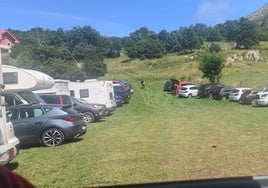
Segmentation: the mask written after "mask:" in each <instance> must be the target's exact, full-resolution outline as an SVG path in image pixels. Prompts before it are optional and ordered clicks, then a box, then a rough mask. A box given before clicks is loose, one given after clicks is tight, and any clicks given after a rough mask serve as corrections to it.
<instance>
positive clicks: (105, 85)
mask: <svg viewBox="0 0 268 188" xmlns="http://www.w3.org/2000/svg"><path fill="white" fill-rule="evenodd" d="M68 87H69V90H70V95H71V96H73V97H77V98H81V99H84V100H85V101H87V102H88V103H99V104H104V105H106V108H107V110H108V112H109V113H111V112H113V111H114V110H115V109H116V102H115V99H114V89H113V82H112V81H98V80H88V81H85V82H69V83H68Z"/></svg>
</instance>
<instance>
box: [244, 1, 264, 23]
mask: <svg viewBox="0 0 268 188" xmlns="http://www.w3.org/2000/svg"><path fill="white" fill-rule="evenodd" d="M247 18H248V19H249V20H251V21H254V22H256V23H257V24H258V25H260V26H268V3H267V4H266V5H264V6H263V7H261V8H260V9H259V10H257V11H255V12H253V13H251V14H250V15H248V16H247Z"/></svg>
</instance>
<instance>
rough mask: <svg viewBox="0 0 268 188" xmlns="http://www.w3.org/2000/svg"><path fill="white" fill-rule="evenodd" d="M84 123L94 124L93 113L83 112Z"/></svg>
mask: <svg viewBox="0 0 268 188" xmlns="http://www.w3.org/2000/svg"><path fill="white" fill-rule="evenodd" d="M84 121H85V122H86V123H92V122H94V121H95V117H94V115H93V113H91V112H85V113H84Z"/></svg>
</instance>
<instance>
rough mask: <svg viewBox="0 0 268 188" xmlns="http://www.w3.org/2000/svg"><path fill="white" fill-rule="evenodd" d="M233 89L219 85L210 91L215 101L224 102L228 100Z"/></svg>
mask: <svg viewBox="0 0 268 188" xmlns="http://www.w3.org/2000/svg"><path fill="white" fill-rule="evenodd" d="M233 88H234V87H232V86H222V85H219V86H217V87H215V88H214V89H213V91H212V97H213V98H214V99H216V100H226V99H229V95H230V92H231V90H232V89H233Z"/></svg>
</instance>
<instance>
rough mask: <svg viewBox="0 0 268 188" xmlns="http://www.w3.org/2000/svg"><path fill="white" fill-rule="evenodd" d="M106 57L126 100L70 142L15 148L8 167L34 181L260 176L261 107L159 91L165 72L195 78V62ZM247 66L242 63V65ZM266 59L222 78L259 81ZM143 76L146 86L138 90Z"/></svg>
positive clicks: (265, 140)
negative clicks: (128, 87) (126, 84)
mask: <svg viewBox="0 0 268 188" xmlns="http://www.w3.org/2000/svg"><path fill="white" fill-rule="evenodd" d="M123 60H124V57H121V59H120V58H118V59H113V60H107V65H108V69H109V74H107V75H106V77H105V78H103V79H113V78H121V79H123V80H127V81H131V82H132V83H133V84H134V88H135V91H134V94H133V96H132V99H131V102H130V104H128V105H125V106H123V107H121V108H118V109H117V110H116V111H115V112H114V114H113V115H111V116H108V117H106V118H105V120H103V121H100V122H98V123H92V124H88V132H87V134H86V135H84V136H83V137H81V138H80V139H78V140H77V141H75V142H70V143H66V144H64V145H62V146H59V147H55V148H45V147H32V148H28V149H22V150H21V153H20V156H19V157H18V158H16V159H15V160H13V161H12V162H11V163H10V164H9V165H8V166H9V167H10V168H12V169H14V172H17V173H19V174H21V175H23V176H24V177H25V178H27V179H28V180H29V181H31V182H32V183H33V184H34V185H36V186H37V187H96V186H101V185H114V184H131V183H145V182H159V181H161V182H162V181H175V180H176V181H177V180H189V179H204V178H217V177H234V176H252V175H267V174H268V170H267V169H268V157H267V153H268V136H267V135H268V129H267V122H268V116H267V113H268V108H254V107H252V106H246V105H240V104H237V103H235V102H229V101H216V100H211V99H182V98H177V97H176V96H174V95H172V94H169V93H166V92H164V91H163V85H164V83H165V82H166V81H167V80H168V79H169V78H171V77H176V78H186V79H191V80H192V81H195V82H198V83H202V82H205V80H203V79H201V78H200V77H201V76H200V75H201V73H200V72H199V71H198V70H197V69H196V67H197V66H198V61H197V60H193V61H188V60H187V59H186V57H183V56H177V55H176V54H171V55H168V56H166V57H164V58H163V59H159V60H146V61H144V62H141V61H137V60H136V61H134V62H129V63H120V62H121V61H123ZM249 64H250V69H248V66H249ZM267 66H268V64H267V63H266V62H265V60H263V61H262V62H259V63H250V62H237V63H236V64H233V65H232V66H231V67H226V68H225V70H224V71H223V77H222V81H223V83H224V84H228V85H235V84H240V85H243V84H249V83H250V84H253V83H255V84H256V82H257V81H259V82H258V83H257V85H260V86H261V85H265V84H266V82H267V80H268V76H267V73H268V68H267ZM142 78H144V79H145V80H146V81H147V82H146V89H144V90H142V89H139V87H140V83H139V81H140V79H142Z"/></svg>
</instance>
